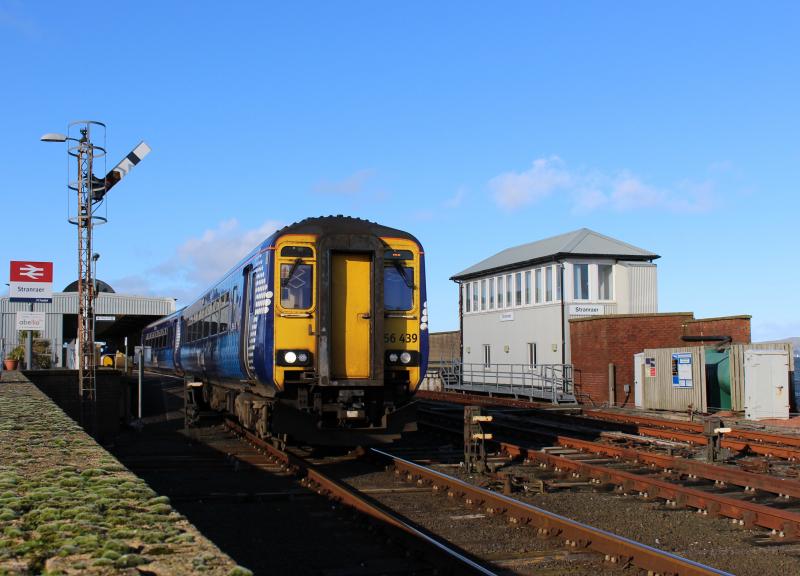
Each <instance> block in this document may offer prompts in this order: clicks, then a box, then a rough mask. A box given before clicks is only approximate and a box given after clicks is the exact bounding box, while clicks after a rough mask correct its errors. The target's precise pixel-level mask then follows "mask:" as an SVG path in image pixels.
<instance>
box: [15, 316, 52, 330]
mask: <svg viewBox="0 0 800 576" xmlns="http://www.w3.org/2000/svg"><path fill="white" fill-rule="evenodd" d="M44 321H45V313H44V312H17V323H16V327H17V330H39V331H40V332H41V331H42V330H44Z"/></svg>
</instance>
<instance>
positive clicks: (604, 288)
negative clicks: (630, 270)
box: [597, 264, 614, 300]
mask: <svg viewBox="0 0 800 576" xmlns="http://www.w3.org/2000/svg"><path fill="white" fill-rule="evenodd" d="M597 276H598V283H597V289H598V292H599V293H600V294H599V297H600V300H611V297H612V295H613V294H614V276H613V268H612V267H611V264H598V265H597Z"/></svg>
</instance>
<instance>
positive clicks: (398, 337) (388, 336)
mask: <svg viewBox="0 0 800 576" xmlns="http://www.w3.org/2000/svg"><path fill="white" fill-rule="evenodd" d="M416 341H417V335H416V334H403V333H401V334H395V333H394V332H384V333H383V342H384V344H394V343H395V342H403V343H411V342H416Z"/></svg>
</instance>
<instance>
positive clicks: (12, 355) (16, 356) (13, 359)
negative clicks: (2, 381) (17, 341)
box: [3, 346, 25, 370]
mask: <svg viewBox="0 0 800 576" xmlns="http://www.w3.org/2000/svg"><path fill="white" fill-rule="evenodd" d="M23 358H25V349H24V348H23V347H22V346H17V347H16V348H14V349H13V350H11V352H9V353H8V356H7V357H6V359H5V361H4V362H3V365H4V367H5V369H6V370H16V369H17V365H18V364H19V361H20V360H22V359H23Z"/></svg>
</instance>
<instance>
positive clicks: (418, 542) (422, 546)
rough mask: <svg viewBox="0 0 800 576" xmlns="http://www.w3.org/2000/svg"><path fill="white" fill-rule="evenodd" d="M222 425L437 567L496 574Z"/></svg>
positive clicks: (232, 425)
mask: <svg viewBox="0 0 800 576" xmlns="http://www.w3.org/2000/svg"><path fill="white" fill-rule="evenodd" d="M225 426H226V427H227V428H228V429H229V430H230V431H232V432H233V433H235V434H237V435H239V436H241V437H242V438H244V439H245V440H247V441H248V442H250V443H251V444H252V445H253V446H255V447H257V448H259V449H261V450H263V451H264V452H265V453H267V454H269V456H271V457H272V458H274V459H275V460H277V461H278V462H281V463H282V464H283V465H284V466H285V467H286V468H287V469H289V470H291V471H292V472H293V473H294V474H297V475H301V476H304V478H303V479H302V484H303V485H305V486H307V487H309V488H312V489H314V490H316V491H317V492H318V493H320V494H324V495H325V496H327V497H328V498H330V499H331V500H334V501H337V502H340V503H342V504H344V505H346V506H349V507H351V508H353V509H355V510H357V511H359V512H361V513H362V514H366V515H367V516H370V517H372V518H374V519H375V520H377V521H379V522H381V523H383V524H385V525H387V526H390V527H393V528H395V529H397V530H399V533H402V534H404V535H405V536H406V538H405V542H406V544H407V545H408V547H409V548H413V549H415V550H416V551H418V552H420V553H421V554H423V555H425V556H427V557H428V558H429V559H430V561H431V563H433V564H437V565H439V566H441V565H443V564H444V565H446V566H447V568H448V573H452V574H470V575H471V574H482V575H485V576H491V575H494V574H495V572H492V571H491V570H489V569H488V568H486V567H485V566H482V565H480V564H478V563H477V562H475V561H473V560H472V559H470V558H468V557H467V556H465V555H464V554H462V553H460V552H458V551H457V550H454V549H453V548H451V547H450V546H448V545H447V543H445V542H442V541H441V540H438V539H437V538H434V537H433V536H432V535H430V534H428V533H426V532H423V531H422V530H420V529H418V528H416V527H414V526H412V525H411V524H409V523H407V522H406V521H405V520H403V519H402V518H401V517H399V516H397V515H395V514H392V513H391V512H389V511H388V510H385V509H383V508H380V507H378V506H376V505H375V504H373V503H372V502H370V501H368V500H366V499H365V498H363V497H361V496H360V495H359V493H358V492H357V490H355V489H353V488H351V487H349V486H346V485H345V484H343V483H341V482H339V481H337V480H335V479H333V478H331V477H329V476H326V475H325V474H323V473H322V472H321V471H320V470H319V469H318V468H317V467H315V466H314V465H313V464H311V463H309V462H307V461H305V460H304V459H302V458H300V457H299V456H296V455H293V454H289V453H288V452H284V451H282V450H280V449H278V448H276V447H275V446H273V445H272V444H270V443H269V442H266V441H265V440H262V439H261V438H259V437H258V436H256V435H255V434H253V433H252V432H250V431H249V430H247V429H245V428H243V427H242V426H241V425H239V424H238V423H237V422H234V421H233V420H230V419H226V420H225Z"/></svg>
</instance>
